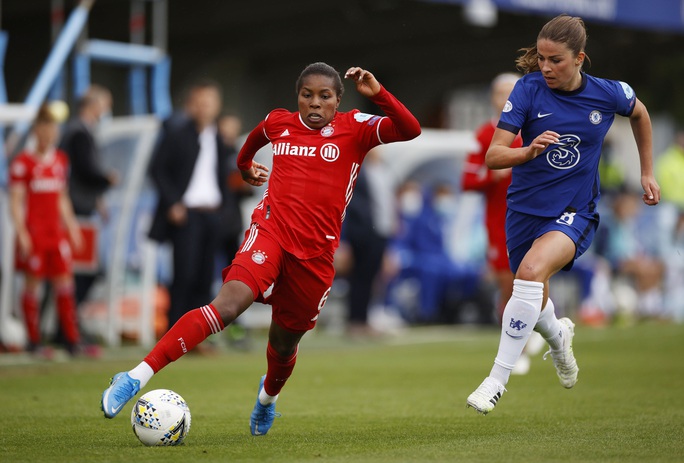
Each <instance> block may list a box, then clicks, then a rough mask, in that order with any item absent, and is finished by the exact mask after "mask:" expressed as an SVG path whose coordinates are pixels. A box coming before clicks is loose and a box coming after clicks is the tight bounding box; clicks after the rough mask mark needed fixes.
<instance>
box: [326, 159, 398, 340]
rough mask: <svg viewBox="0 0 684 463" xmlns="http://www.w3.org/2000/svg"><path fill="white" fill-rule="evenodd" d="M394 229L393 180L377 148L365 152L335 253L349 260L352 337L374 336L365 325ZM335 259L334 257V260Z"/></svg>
mask: <svg viewBox="0 0 684 463" xmlns="http://www.w3.org/2000/svg"><path fill="white" fill-rule="evenodd" d="M395 229H396V205H395V198H394V185H393V179H392V176H391V174H390V173H389V170H388V168H387V166H386V165H385V163H384V162H383V160H382V157H381V156H380V152H379V150H378V148H375V149H373V150H371V151H369V152H368V154H367V155H366V159H365V161H364V165H363V169H361V172H360V174H359V177H358V179H357V181H356V187H355V190H354V196H353V197H352V199H351V201H350V202H349V206H347V210H346V213H345V218H344V222H343V224H342V239H341V243H340V248H339V249H338V250H337V253H339V254H340V255H345V254H346V255H347V258H348V259H349V263H350V265H349V273H348V280H349V293H348V301H347V302H348V311H347V331H348V333H349V334H350V335H352V336H357V335H360V336H364V335H375V334H377V332H376V331H375V330H374V329H372V328H371V327H370V326H369V324H368V312H369V309H370V306H371V303H372V300H373V294H374V288H377V285H378V284H380V283H381V281H379V280H378V278H377V277H378V275H379V274H380V270H381V267H382V262H383V257H384V255H385V248H386V246H387V240H388V239H389V238H390V237H391V236H392V235H393V234H394V232H395ZM338 259H339V256H337V255H336V260H338Z"/></svg>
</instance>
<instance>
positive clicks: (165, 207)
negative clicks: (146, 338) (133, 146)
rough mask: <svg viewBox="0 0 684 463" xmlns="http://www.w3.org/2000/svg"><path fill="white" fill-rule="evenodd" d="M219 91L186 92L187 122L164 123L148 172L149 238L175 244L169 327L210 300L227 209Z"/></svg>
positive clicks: (200, 85)
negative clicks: (152, 201) (152, 190)
mask: <svg viewBox="0 0 684 463" xmlns="http://www.w3.org/2000/svg"><path fill="white" fill-rule="evenodd" d="M220 111H221V90H220V88H219V86H218V84H216V83H215V82H213V81H201V82H197V83H195V84H194V85H192V87H191V88H190V90H189V92H188V99H187V104H186V112H187V116H188V118H187V120H177V121H176V122H175V123H173V124H165V128H164V131H163V133H162V135H161V139H160V141H159V143H158V145H157V148H156V150H155V153H154V155H153V157H152V160H151V163H150V167H149V173H150V176H151V178H152V180H153V182H154V184H155V186H156V189H157V193H158V195H159V199H158V204H157V209H156V212H155V215H154V218H153V222H152V226H151V228H150V232H149V236H150V238H152V239H153V240H155V241H159V242H166V241H170V242H171V244H172V245H173V281H172V283H171V286H170V288H169V293H170V298H171V303H170V308H169V313H168V323H169V325H168V326H169V327H171V326H173V324H174V323H176V321H178V319H180V317H181V316H183V315H184V314H185V311H186V309H187V308H188V307H198V306H201V305H203V304H205V303H206V301H208V300H211V298H212V292H211V287H212V283H213V280H214V275H213V271H214V268H215V267H214V254H215V252H216V248H217V244H218V241H219V238H220V236H221V234H220V226H221V215H222V214H223V213H225V211H226V210H227V209H229V208H230V206H231V201H232V196H231V193H230V191H229V189H228V185H227V183H226V181H225V179H226V178H227V176H228V172H229V167H228V162H229V156H230V152H229V149H228V148H227V147H226V146H225V144H224V143H223V142H222V140H221V138H220V135H219V134H218V130H217V127H216V119H217V117H218V115H219V113H220Z"/></svg>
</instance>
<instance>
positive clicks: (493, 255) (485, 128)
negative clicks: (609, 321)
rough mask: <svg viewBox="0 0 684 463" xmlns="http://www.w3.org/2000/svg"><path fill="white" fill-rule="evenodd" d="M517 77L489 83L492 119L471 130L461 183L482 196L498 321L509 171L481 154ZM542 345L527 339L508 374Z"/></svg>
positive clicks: (508, 283) (509, 282)
mask: <svg viewBox="0 0 684 463" xmlns="http://www.w3.org/2000/svg"><path fill="white" fill-rule="evenodd" d="M519 78H520V75H519V74H515V73H503V74H499V75H498V76H496V77H495V78H494V80H493V81H492V84H491V92H490V103H491V106H492V109H493V110H494V114H495V116H494V117H492V118H491V119H490V120H488V121H487V122H485V123H484V124H482V125H481V126H480V127H479V128H478V129H477V130H476V131H475V137H476V139H477V143H478V145H479V149H478V150H477V151H473V152H471V153H468V155H467V157H466V161H465V166H464V168H463V178H462V183H461V185H462V188H463V190H464V191H480V192H482V194H483V195H484V197H485V226H486V228H487V241H488V247H487V264H488V266H489V270H490V271H491V272H492V275H493V277H494V280H495V281H496V286H497V288H498V290H499V295H498V300H497V317H498V319H499V322H501V317H502V315H503V310H504V307H505V306H506V302H507V301H508V300H509V299H510V298H511V295H512V294H513V272H512V271H511V268H510V265H509V263H508V250H507V249H506V194H507V193H508V186H509V185H510V184H511V169H510V168H509V169H499V170H492V169H489V168H488V167H487V165H486V164H485V154H487V149H489V144H490V143H491V141H492V137H493V136H494V131H495V130H496V124H497V123H498V122H499V116H500V115H501V111H503V109H504V105H505V104H506V101H508V96H509V95H510V94H511V91H512V90H513V87H514V86H515V83H516V82H517V81H518V79H519ZM520 146H522V138H521V137H520V134H518V135H517V136H516V137H515V139H514V140H513V143H512V144H511V147H512V148H519V147H520ZM543 346H544V340H543V339H542V337H541V336H540V335H539V334H536V335H533V336H531V337H530V339H529V340H528V343H527V346H526V347H525V350H524V351H523V354H522V355H521V356H520V358H519V359H518V361H517V362H516V364H515V367H514V368H513V371H512V374H521V375H524V374H526V373H527V372H528V371H529V369H530V355H534V354H536V353H538V352H539V351H540V350H541V349H542V347H543Z"/></svg>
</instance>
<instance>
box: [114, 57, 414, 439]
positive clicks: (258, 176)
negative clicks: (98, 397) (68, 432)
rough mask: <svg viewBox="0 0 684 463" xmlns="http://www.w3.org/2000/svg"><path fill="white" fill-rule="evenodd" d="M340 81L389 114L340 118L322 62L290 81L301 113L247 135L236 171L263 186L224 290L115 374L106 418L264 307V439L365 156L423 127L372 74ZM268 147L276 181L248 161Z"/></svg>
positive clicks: (320, 297) (328, 271) (259, 413)
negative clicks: (256, 305) (267, 321)
mask: <svg viewBox="0 0 684 463" xmlns="http://www.w3.org/2000/svg"><path fill="white" fill-rule="evenodd" d="M345 77H346V78H348V79H350V80H352V81H353V82H354V83H355V86H356V90H357V91H358V92H359V94H361V95H362V96H364V97H366V98H368V99H370V100H371V101H372V102H373V103H375V104H377V105H378V107H379V108H380V109H382V110H383V111H384V112H385V114H386V116H384V117H383V116H377V115H373V114H365V113H362V112H360V111H359V110H356V109H355V110H352V111H349V112H338V107H339V104H340V101H341V99H342V93H343V91H344V86H343V85H342V79H341V78H340V75H339V73H338V72H337V71H336V70H335V69H334V68H333V67H331V66H329V65H327V64H325V63H320V62H319V63H314V64H310V65H309V66H307V67H306V68H305V69H304V70H303V71H302V73H301V74H300V76H299V78H298V79H297V83H296V94H297V106H298V111H294V112H293V111H289V110H286V109H275V110H273V111H271V112H270V113H269V114H268V115H267V116H266V118H265V119H264V120H263V121H261V122H260V123H259V124H258V125H257V127H256V128H255V129H253V130H252V131H251V132H250V134H249V135H248V137H247V140H246V142H245V144H244V145H243V147H242V149H241V150H240V153H239V154H238V160H237V166H238V168H239V169H240V171H241V173H242V178H243V179H244V180H245V181H246V182H247V183H249V184H251V185H253V186H261V185H263V184H265V183H266V181H267V180H268V189H267V190H266V191H265V192H264V196H263V199H262V201H261V202H260V203H259V204H258V205H257V206H256V208H255V209H254V212H253V214H252V220H251V226H250V228H249V230H247V231H246V232H245V238H244V241H243V242H242V245H241V247H240V249H239V251H238V253H237V254H236V255H235V258H234V259H233V262H232V264H231V265H230V266H228V267H227V268H226V269H224V271H223V277H224V278H223V282H224V283H223V286H222V287H221V289H220V290H219V294H218V296H217V297H216V298H214V299H213V300H212V301H211V302H209V301H207V302H206V305H203V306H200V307H198V308H196V309H194V310H190V311H189V312H187V313H186V314H185V315H184V316H183V317H182V318H181V319H180V320H179V321H178V322H177V323H176V324H175V325H174V326H173V327H171V329H170V330H169V331H168V332H167V333H166V334H165V335H164V337H163V338H162V339H161V340H160V341H159V342H158V343H157V345H156V346H155V347H154V348H153V349H152V351H151V352H150V353H149V354H148V355H147V356H146V357H145V359H144V361H143V362H142V363H140V364H139V365H138V366H136V367H135V368H133V369H132V370H130V371H125V372H121V373H118V374H117V375H115V376H114V378H113V380H112V382H111V383H110V386H109V387H108V388H107V389H105V391H104V392H103V394H102V401H101V407H102V410H103V412H104V415H105V417H107V418H114V417H115V416H116V415H117V414H118V413H119V412H120V411H121V410H122V408H123V406H124V405H125V404H126V403H127V402H128V401H129V400H131V399H132V398H133V397H134V396H135V395H136V394H137V393H138V392H139V390H140V388H141V387H144V386H145V385H146V384H147V382H148V381H149V380H150V379H151V378H152V376H153V375H154V374H155V373H156V372H158V371H159V370H161V369H162V368H164V367H166V366H167V365H168V364H169V363H171V362H173V361H175V360H177V359H178V358H180V357H181V356H183V355H184V354H186V353H187V352H189V351H190V350H192V349H193V348H195V347H196V346H197V345H198V344H199V343H200V342H202V341H203V340H204V339H206V338H207V337H208V336H210V335H211V334H213V333H218V332H220V331H222V330H223V329H224V328H225V327H226V326H228V325H229V324H230V323H232V322H233V321H234V320H235V319H236V318H237V317H238V316H240V314H242V313H243V312H244V311H245V310H247V309H248V308H249V307H250V306H251V305H252V303H253V302H254V301H260V302H264V303H267V304H270V305H271V307H272V318H271V326H270V329H269V335H268V344H267V347H266V360H267V370H266V374H265V375H264V376H263V377H262V378H261V381H260V383H259V388H258V393H257V399H256V403H255V405H254V409H253V411H252V415H251V417H250V431H251V433H252V435H254V436H262V435H265V434H266V433H267V432H268V431H269V429H270V428H271V426H272V424H273V421H274V418H275V417H276V411H275V406H276V400H277V399H278V396H279V393H280V391H281V390H282V388H283V386H284V385H285V383H286V381H287V379H288V378H289V377H290V375H291V374H292V371H293V369H294V367H295V363H296V361H297V353H298V346H299V341H300V339H301V338H302V336H304V334H305V333H306V332H307V331H309V330H311V329H313V328H314V326H315V325H316V321H317V320H318V316H319V313H320V311H321V310H325V309H324V306H325V303H326V300H327V298H328V296H329V294H330V290H331V288H332V282H333V279H334V276H335V268H334V261H333V256H334V253H335V250H336V249H337V247H338V246H339V240H340V232H341V228H342V222H343V220H344V218H345V213H346V208H347V205H348V204H349V201H350V200H351V197H352V194H353V191H354V185H355V183H356V179H357V177H358V174H359V169H360V168H361V164H362V162H363V161H364V158H365V156H366V153H368V151H370V149H371V148H374V147H375V146H378V145H380V144H383V143H391V142H396V141H406V140H411V139H413V138H415V137H417V136H418V135H419V134H420V132H421V129H420V124H419V123H418V121H417V120H416V118H415V117H414V116H413V115H412V114H411V113H410V112H409V110H408V109H407V108H406V107H405V106H404V105H403V104H402V103H401V102H399V100H397V99H396V98H395V97H394V96H393V95H392V94H391V93H389V92H388V91H387V90H386V89H385V88H384V87H383V86H382V85H381V84H380V82H378V80H377V79H376V78H375V76H374V75H373V74H372V73H371V72H369V71H367V70H365V69H362V68H359V67H352V68H349V69H348V70H347V72H346V73H345ZM269 143H270V144H271V149H272V153H273V167H272V174H271V176H270V178H269V176H268V172H269V169H268V168H267V167H266V166H264V165H263V164H260V163H258V162H256V161H254V156H255V155H256V153H257V151H258V150H259V149H261V148H262V147H264V146H266V145H267V144H269Z"/></svg>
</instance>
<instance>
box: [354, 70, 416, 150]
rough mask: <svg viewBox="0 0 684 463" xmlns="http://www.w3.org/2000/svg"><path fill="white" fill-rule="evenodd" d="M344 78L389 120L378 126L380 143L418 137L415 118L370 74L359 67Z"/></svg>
mask: <svg viewBox="0 0 684 463" xmlns="http://www.w3.org/2000/svg"><path fill="white" fill-rule="evenodd" d="M344 77H345V78H347V79H352V80H353V81H354V83H355V84H356V90H357V91H358V92H359V93H360V94H361V95H363V96H365V97H366V98H370V99H371V100H372V101H373V102H374V103H375V104H377V105H378V106H379V107H380V108H381V109H382V110H383V111H384V112H385V114H386V115H387V117H388V118H389V121H385V120H383V122H382V123H381V124H380V128H379V136H380V140H381V143H391V142H395V141H407V140H412V139H414V138H416V137H417V136H418V135H420V132H421V130H420V123H419V122H418V120H417V119H416V118H415V116H414V115H413V114H411V112H410V111H409V110H408V109H407V108H406V106H404V105H403V104H402V103H401V102H400V101H399V100H398V99H396V98H395V97H394V96H393V95H392V94H391V93H390V92H388V91H387V89H385V88H384V87H383V86H382V85H381V84H380V82H378V80H377V79H376V78H375V76H374V75H373V74H372V73H371V72H369V71H367V70H365V69H362V68H360V67H351V68H349V69H348V70H347V72H346V73H345V74H344Z"/></svg>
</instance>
